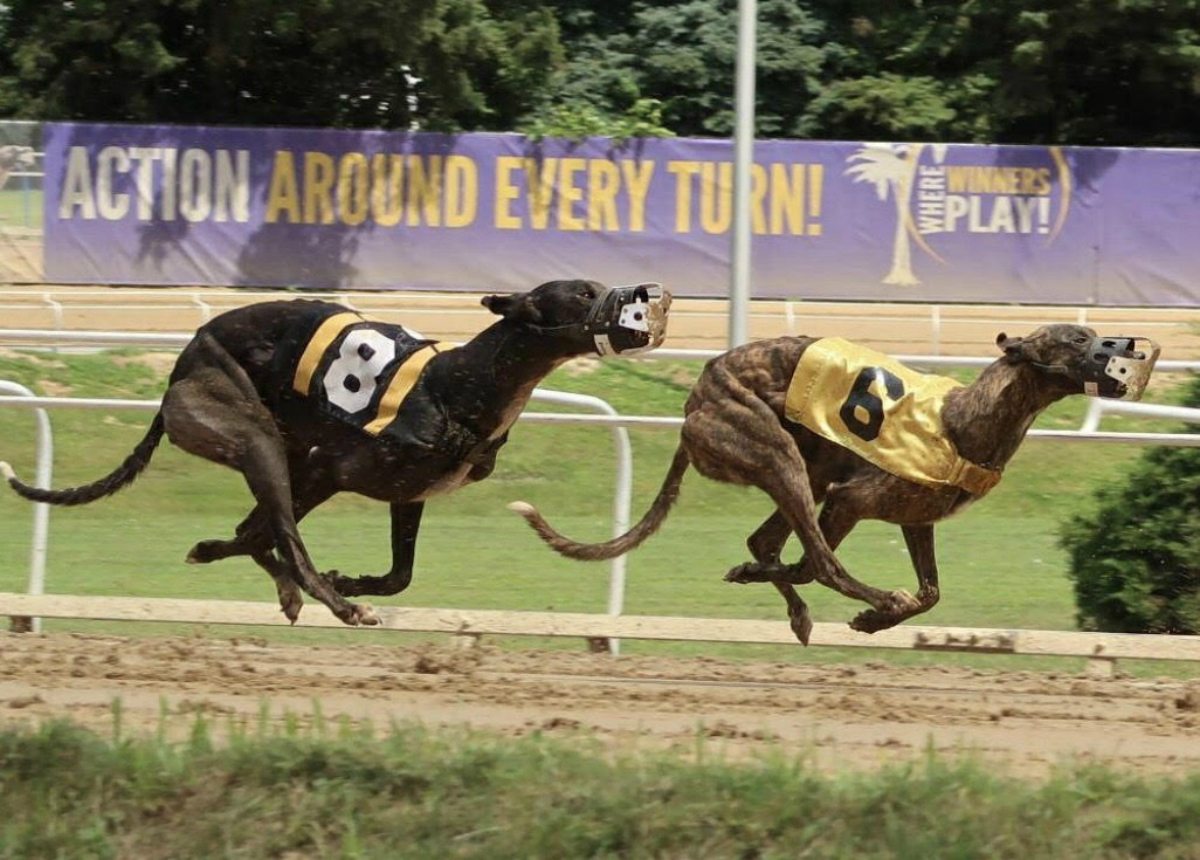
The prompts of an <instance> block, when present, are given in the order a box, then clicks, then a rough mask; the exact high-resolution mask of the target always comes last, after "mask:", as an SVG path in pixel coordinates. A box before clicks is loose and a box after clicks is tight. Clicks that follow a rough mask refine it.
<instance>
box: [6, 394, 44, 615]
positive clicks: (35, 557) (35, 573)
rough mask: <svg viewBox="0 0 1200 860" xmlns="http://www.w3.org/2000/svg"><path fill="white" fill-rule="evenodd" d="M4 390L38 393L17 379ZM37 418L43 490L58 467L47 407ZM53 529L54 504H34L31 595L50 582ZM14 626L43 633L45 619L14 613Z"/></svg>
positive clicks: (38, 477)
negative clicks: (49, 550) (48, 566)
mask: <svg viewBox="0 0 1200 860" xmlns="http://www.w3.org/2000/svg"><path fill="white" fill-rule="evenodd" d="M0 391H6V392H8V393H10V394H17V395H20V396H22V397H34V396H36V395H35V394H34V393H33V392H32V391H30V390H29V389H28V388H26V387H25V386H24V385H19V384H18V383H16V382H8V381H7V380H0ZM34 418H35V419H36V420H37V471H36V473H35V477H34V481H33V485H34V486H35V487H39V488H41V489H43V490H48V489H50V478H51V472H52V470H53V468H54V436H53V433H52V432H51V430H50V416H49V415H48V414H47V413H46V410H45V409H41V408H38V409H35V410H34ZM49 532H50V506H49V505H48V504H46V503H45V502H37V503H36V504H34V506H33V539H32V540H31V541H30V545H29V585H28V588H27V591H28V592H29V593H30V594H42V593H43V592H44V591H45V585H46V542H47V539H48V535H49ZM10 629H11V630H12V631H13V632H14V633H40V632H41V629H42V620H41V619H40V618H29V617H27V616H14V617H13V619H12V621H11V625H10Z"/></svg>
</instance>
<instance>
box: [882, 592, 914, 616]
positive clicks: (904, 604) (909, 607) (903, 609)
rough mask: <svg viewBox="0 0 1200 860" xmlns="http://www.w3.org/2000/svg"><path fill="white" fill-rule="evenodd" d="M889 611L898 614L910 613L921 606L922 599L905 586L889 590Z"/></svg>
mask: <svg viewBox="0 0 1200 860" xmlns="http://www.w3.org/2000/svg"><path fill="white" fill-rule="evenodd" d="M887 608H888V611H889V612H893V613H896V614H905V615H906V614H910V613H912V612H915V611H916V610H918V609H920V608H921V601H919V600H917V598H915V597H913V596H912V594H910V593H909V592H908V591H905V590H904V589H903V588H897V589H896V590H895V591H889V592H888V606H887Z"/></svg>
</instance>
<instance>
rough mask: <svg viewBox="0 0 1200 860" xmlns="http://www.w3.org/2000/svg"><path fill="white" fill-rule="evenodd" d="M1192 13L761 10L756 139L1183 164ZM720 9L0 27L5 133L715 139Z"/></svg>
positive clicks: (730, 29) (294, 11)
mask: <svg viewBox="0 0 1200 860" xmlns="http://www.w3.org/2000/svg"><path fill="white" fill-rule="evenodd" d="M1197 21H1200V0H1170V2H1167V0H1089V2H1086V3H1076V4H1063V3H1057V2H1050V0H970V2H961V0H924V2H919V3H885V2H880V0H759V3H758V27H757V31H758V47H757V64H758V71H757V85H756V91H757V98H756V114H757V129H758V134H759V135H760V136H763V137H774V136H806V137H819V138H827V139H843V140H863V139H878V138H891V139H921V140H940V141H981V142H1014V143H1043V144H1050V143H1057V144H1064V143H1075V144H1107V145H1132V146H1150V145H1167V146H1195V145H1197V143H1200V137H1198V133H1197V131H1196V129H1197V126H1196V124H1195V122H1194V118H1195V116H1197V115H1198V114H1200V27H1197V23H1196V22H1197ZM736 45H737V2H736V0H653V2H652V1H651V0H557V2H551V0H393V2H387V3H383V2H379V0H110V2H101V0H77V2H73V3H46V2H43V0H10V2H8V3H4V4H0V116H15V117H28V118H33V119H82V120H134V121H137V120H140V121H148V122H198V123H224V124H257V125H313V126H333V127H382V128H410V127H412V126H413V125H414V124H415V125H416V126H418V127H420V128H423V129H429V130H448V131H454V130H475V129H496V130H511V129H516V128H522V129H526V130H528V131H530V132H531V133H533V134H534V135H538V136H540V135H546V134H559V133H562V134H563V135H565V136H568V137H579V136H584V135H593V134H600V135H613V136H617V137H636V136H647V135H662V134H664V133H667V132H670V133H674V134H680V135H693V136H712V135H719V136H724V135H728V134H729V133H730V132H731V130H732V128H733V90H734V65H735V51H736Z"/></svg>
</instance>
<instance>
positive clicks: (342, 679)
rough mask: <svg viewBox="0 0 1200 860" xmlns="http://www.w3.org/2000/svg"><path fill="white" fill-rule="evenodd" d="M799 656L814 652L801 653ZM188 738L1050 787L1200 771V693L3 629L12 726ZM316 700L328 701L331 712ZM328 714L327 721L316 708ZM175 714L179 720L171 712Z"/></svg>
mask: <svg viewBox="0 0 1200 860" xmlns="http://www.w3.org/2000/svg"><path fill="white" fill-rule="evenodd" d="M797 647H799V646H797ZM118 698H119V699H120V700H121V703H122V716H121V722H122V725H123V727H124V728H125V729H126V730H133V731H144V732H153V731H157V730H158V729H159V727H160V724H162V723H163V721H164V720H165V725H166V727H167V730H168V731H169V732H170V733H172V734H178V735H180V736H183V735H185V734H186V732H187V731H188V729H189V728H190V726H191V725H192V724H193V721H194V720H195V718H196V716H197V715H200V714H203V715H205V716H206V717H207V718H210V719H211V720H212V723H211V724H212V725H213V726H214V727H215V729H216V730H217V731H220V730H221V727H222V726H229V725H230V724H231V721H232V722H233V723H234V724H237V723H244V724H245V725H247V726H249V727H251V729H253V728H254V727H256V726H257V725H258V724H259V721H260V719H261V717H262V713H263V709H264V708H269V710H270V715H271V718H272V720H273V721H276V722H279V721H281V720H283V719H284V718H285V717H287V715H289V714H290V715H291V719H292V720H294V721H297V722H298V723H299V724H300V725H301V726H304V725H310V726H311V725H312V723H313V722H314V720H316V719H318V718H319V719H321V720H324V721H330V720H338V719H340V718H343V717H345V718H349V719H351V720H355V721H359V720H367V721H369V722H370V724H371V725H372V726H374V727H376V728H378V727H383V726H387V725H389V724H390V723H392V722H401V723H405V722H410V721H416V722H420V723H422V724H425V725H428V726H434V727H437V726H456V727H457V726H470V727H473V728H477V729H483V730H488V731H492V732H499V733H501V734H504V735H509V736H520V735H525V734H528V733H531V732H543V733H549V734H553V735H561V736H572V735H586V736H589V737H594V738H597V739H598V740H599V741H600V742H601V743H602V744H603V745H605V746H606V747H608V748H611V749H613V750H620V751H633V750H638V749H654V750H657V749H665V748H677V749H679V750H681V751H683V752H689V751H694V750H695V749H696V748H697V742H698V740H700V739H702V740H703V741H704V744H703V746H704V749H705V750H707V751H708V752H714V751H716V752H718V753H719V754H724V755H727V756H731V757H735V758H744V757H747V756H753V755H755V754H756V753H760V752H761V753H765V752H769V751H772V750H774V751H778V750H783V751H786V752H789V753H797V754H804V755H808V756H810V757H811V759H812V760H813V761H814V762H815V763H816V764H817V765H818V766H819V767H821V768H822V769H825V770H837V769H841V768H845V767H850V768H871V767H874V766H877V765H880V764H883V763H886V762H892V761H896V760H901V759H909V758H911V757H913V756H914V755H920V754H921V753H923V752H924V751H925V750H926V749H928V748H930V747H933V748H936V749H937V750H939V751H941V752H944V753H947V754H950V755H958V754H966V755H972V756H977V757H982V758H984V759H985V760H988V761H995V762H997V763H998V764H1000V766H1001V767H1002V768H1004V769H1005V770H1006V771H1008V772H1012V773H1015V774H1020V775H1030V776H1037V775H1043V774H1045V773H1047V772H1049V770H1050V769H1052V767H1053V766H1054V765H1055V764H1057V763H1062V762H1070V761H1116V762H1119V763H1120V765H1121V766H1122V767H1123V768H1128V769H1132V770H1135V771H1139V772H1145V773H1177V772H1178V773H1182V772H1185V771H1190V770H1194V769H1195V768H1196V767H1200V683H1197V682H1194V681H1193V682H1178V681H1171V680H1166V679H1160V680H1133V679H1129V678H1119V677H1118V678H1105V679H1100V678H1088V677H1085V676H1083V675H1074V674H1053V673H1050V674H1047V673H1038V672H1007V673H1005V672H993V671H979V670H971V669H964V668H947V667H936V666H935V667H921V668H896V667H888V666H885V665H884V664H882V663H867V664H865V665H859V666H848V665H847V666H838V665H802V664H800V665H798V664H795V663H745V662H740V661H738V662H726V661H718V660H709V659H684V658H669V659H665V658H648V657H637V656H625V657H621V658H613V657H611V656H608V655H601V654H586V653H577V652H563V651H536V650H529V651H510V650H503V651H502V650H498V649H492V648H489V647H482V648H477V649H471V650H462V649H457V648H452V647H448V646H447V647H435V646H432V645H428V644H426V645H416V646H412V645H410V646H402V647H393V646H387V645H383V644H365V643H364V644H362V645H356V646H322V647H311V646H304V647H298V646H291V645H281V644H274V643H271V644H268V643H266V642H264V641H261V640H257V639H242V640H217V639H207V638H153V639H132V638H124V637H115V636H89V635H78V634H61V633H60V634H51V635H40V634H12V633H5V634H0V723H5V724H12V723H34V722H39V721H42V720H46V719H50V718H55V717H70V718H72V719H74V720H76V721H78V722H81V723H83V724H85V725H89V726H92V727H94V728H96V729H98V730H99V731H101V732H108V731H110V730H111V727H112V725H113V716H112V709H111V708H112V702H113V700H114V699H118ZM314 703H315V704H314ZM315 709H319V717H318V716H317V713H318V710H315ZM164 715H165V716H164Z"/></svg>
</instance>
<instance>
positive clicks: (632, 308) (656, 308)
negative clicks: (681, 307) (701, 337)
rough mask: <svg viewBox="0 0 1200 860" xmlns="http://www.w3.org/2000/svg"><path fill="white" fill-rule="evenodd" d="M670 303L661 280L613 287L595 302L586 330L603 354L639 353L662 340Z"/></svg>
mask: <svg viewBox="0 0 1200 860" xmlns="http://www.w3.org/2000/svg"><path fill="white" fill-rule="evenodd" d="M670 307H671V294H670V293H669V292H667V291H666V290H664V289H663V288H662V284H637V285H635V286H631V287H610V288H609V289H608V291H607V292H606V293H604V295H602V296H600V297H599V298H597V299H596V301H595V302H593V303H592V308H591V310H590V311H588V315H587V319H585V320H584V322H583V330H584V331H585V332H586V333H587V334H590V335H591V336H592V338H593V340H594V341H595V343H596V352H597V353H599V354H600V355H636V354H637V353H639V352H646V351H647V350H651V349H654V348H655V347H657V346H660V345H661V344H662V342H663V339H664V338H665V337H666V336H667V311H668V309H669V308H670Z"/></svg>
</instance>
